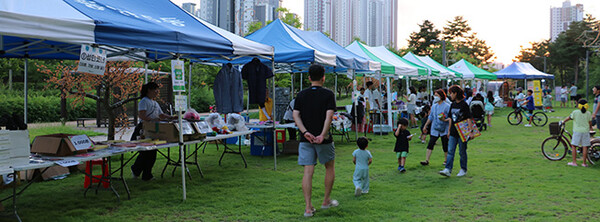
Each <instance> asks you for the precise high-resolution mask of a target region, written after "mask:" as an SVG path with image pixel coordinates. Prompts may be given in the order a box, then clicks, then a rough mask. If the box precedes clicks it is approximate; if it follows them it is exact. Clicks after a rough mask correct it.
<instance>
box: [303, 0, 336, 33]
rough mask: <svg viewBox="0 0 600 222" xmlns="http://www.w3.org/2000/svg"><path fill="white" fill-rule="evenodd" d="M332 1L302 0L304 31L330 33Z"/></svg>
mask: <svg viewBox="0 0 600 222" xmlns="http://www.w3.org/2000/svg"><path fill="white" fill-rule="evenodd" d="M331 3H332V0H304V29H305V30H311V31H319V32H328V33H329V32H330V31H331V18H332V10H331V8H332V7H331Z"/></svg>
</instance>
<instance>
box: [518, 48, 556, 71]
mask: <svg viewBox="0 0 600 222" xmlns="http://www.w3.org/2000/svg"><path fill="white" fill-rule="evenodd" d="M529 44H530V45H531V47H527V48H525V47H523V46H521V51H520V52H519V55H517V56H515V60H516V61H519V62H528V63H531V65H533V66H534V67H535V68H537V69H538V70H544V57H548V56H549V52H548V50H549V48H548V47H549V45H550V41H549V40H543V41H539V42H530V43H529ZM546 59H547V58H546ZM547 62H548V61H546V63H547ZM546 65H548V64H546ZM546 71H548V69H547V68H546Z"/></svg>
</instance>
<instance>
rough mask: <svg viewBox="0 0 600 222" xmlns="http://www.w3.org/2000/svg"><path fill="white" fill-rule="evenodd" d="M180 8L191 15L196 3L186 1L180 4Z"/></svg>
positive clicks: (194, 13) (193, 13)
mask: <svg viewBox="0 0 600 222" xmlns="http://www.w3.org/2000/svg"><path fill="white" fill-rule="evenodd" d="M181 8H183V10H185V11H187V12H189V13H190V14H192V15H196V3H192V2H186V3H183V4H182V5H181Z"/></svg>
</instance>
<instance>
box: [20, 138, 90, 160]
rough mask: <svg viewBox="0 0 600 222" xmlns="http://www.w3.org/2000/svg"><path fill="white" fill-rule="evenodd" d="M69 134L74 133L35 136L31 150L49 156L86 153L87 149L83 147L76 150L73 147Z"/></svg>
mask: <svg viewBox="0 0 600 222" xmlns="http://www.w3.org/2000/svg"><path fill="white" fill-rule="evenodd" d="M69 136H76V135H73V134H50V135H44V136H36V137H35V139H34V140H33V144H32V145H31V152H32V153H39V154H44V155H49V156H72V155H77V154H81V153H87V150H85V149H84V150H77V149H76V148H75V145H74V144H73V143H71V140H70V139H69ZM88 139H89V138H88ZM90 141H91V140H90Z"/></svg>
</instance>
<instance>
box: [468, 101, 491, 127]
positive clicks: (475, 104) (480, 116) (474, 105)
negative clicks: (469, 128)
mask: <svg viewBox="0 0 600 222" xmlns="http://www.w3.org/2000/svg"><path fill="white" fill-rule="evenodd" d="M484 107H485V106H484V105H483V102H482V101H479V100H473V101H471V104H470V105H469V109H470V110H471V114H473V120H474V121H475V125H477V128H479V131H483V130H487V124H486V123H485V110H484Z"/></svg>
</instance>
